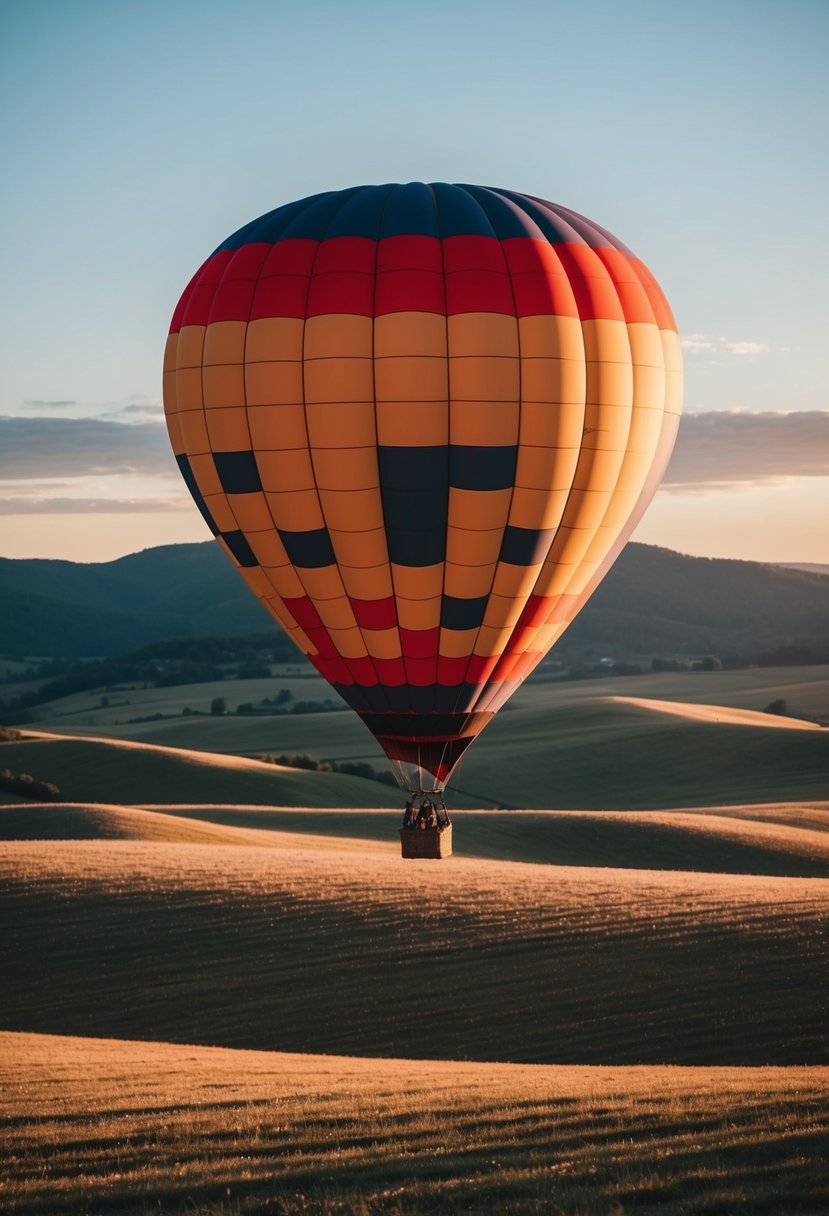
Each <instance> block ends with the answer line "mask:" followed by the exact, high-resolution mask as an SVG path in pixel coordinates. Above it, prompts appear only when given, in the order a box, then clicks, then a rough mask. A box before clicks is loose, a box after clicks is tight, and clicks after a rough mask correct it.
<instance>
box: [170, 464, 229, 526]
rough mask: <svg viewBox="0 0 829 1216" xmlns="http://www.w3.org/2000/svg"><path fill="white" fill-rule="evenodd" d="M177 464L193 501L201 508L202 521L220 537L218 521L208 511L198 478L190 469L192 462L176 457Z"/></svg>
mask: <svg viewBox="0 0 829 1216" xmlns="http://www.w3.org/2000/svg"><path fill="white" fill-rule="evenodd" d="M176 464H177V465H178V467H179V469H180V471H181V475H182V477H183V478H184V484H185V485H186V486H187V489H188V490H189V491H190V493H191V494H192V496H193V501H194V502H195V504H196V506H197V507H198V508H199V510H200V511H201V514H202V519H203V520H204V522H205V523H206V524H207V526H208V528H209V529H210V531H211V532H212V533H213V535H214V536H218V535H219V529H218V528H217V527H216V521H215V520H214V518H213V516H212V515H211V514H210V511H209V510H208V507H207V503H206V502H205V501H204V498H203V497H202V492H201V490H200V489H199V487H198V484H197V482H196V478H195V477H194V475H193V470H192V469H191V468H190V461H189V460H188V458H187V457H186V456H176Z"/></svg>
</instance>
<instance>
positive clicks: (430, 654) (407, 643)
mask: <svg viewBox="0 0 829 1216" xmlns="http://www.w3.org/2000/svg"><path fill="white" fill-rule="evenodd" d="M439 644H440V628H439V626H436V627H435V628H434V629H401V630H400V646H401V649H402V651H403V656H404V658H412V659H431V660H432V662H434V660H435V658H436V657H437V652H438V645H439Z"/></svg>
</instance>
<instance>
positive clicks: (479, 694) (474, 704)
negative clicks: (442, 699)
mask: <svg viewBox="0 0 829 1216" xmlns="http://www.w3.org/2000/svg"><path fill="white" fill-rule="evenodd" d="M458 189H459V190H463V192H464V194H466V195H467V197H468V198H470V199H472V201H473V203H474V204H475V206H476V207H477V208H478V209H479V210H480V212H481V214H482V215H483V216H484V217H485V219H486V222H487V223H488V224H489V226H490V228H491V229H492V234H493V237H494V238H495V240H496V241H497V243H498V249H499V252H500V254H501V257H502V259H503V262H504V273H505V275H506V278H507V282H508V283H509V289H510V295H511V296H512V311H513V317H514V319H515V330H516V335H517V342H518V441H519V442H517V443H516V445H515V465H516V468H515V469H513V474H512V485H511V486H510V497H509V503H508V504H507V512H506V517H505V520H504V529H503V532H502V533H501V544H500V546H499V549H498V557H497V558H496V559H495V568H494V569H493V571H492V579H491V581H490V584H489V591H488V592H487V594H486V599H487V608H488V607H489V601H490V599H491V598H492V593H493V589H494V587H495V579H496V577H497V574H498V563H499V561H500V560H501V552H502V550H503V545H504V535H505V533H506V530H507V527H508V526H509V517H510V512H511V511H512V500H513V498H514V496H515V473H516V470H517V467H518V449H519V443H520V438H521V331H520V326H519V324H518V302H517V300H516V298H515V290H514V288H513V285H512V276H511V275H510V273H509V263H508V262H507V258H506V254H505V253H504V247H503V245H502V243H501V241H500V240H499V239H498V237H497V235H496V233H495V225H494V224H493V222H492V220H491V219H490V217H489V215H488V214H487V212H486V209H485V208H484V206H483V204H482V203H480V202H479V201H478V199H477V198H475V196H474V194H471V193H470V191H469V190H467V188H466V187H465V186H463V185H459V186H458ZM484 613H486V608H485V609H484ZM482 629H483V620H482V621H481V624H480V625H479V626H478V632H477V633H476V635H475V641H474V642H473V643H472V649H471V651H470V653H469V658H468V659H467V664H466V673H467V675H468V673H469V666H470V663H471V662H472V658H473V656H474V654H475V647H476V646H477V644H478V638H480V636H481V630H482ZM488 686H489V677H488V678H487V681H486V683H485V684H484V685H483V687H482V688H481V689H480V690H479V691H478V692H477V693H476V694H475V697H474V699H473V700H472V702H471V704H470V705H469V707H468V709H467V711H466V712H467V715H468V716H467V718H466V720H465V722H464V726H466V725H467V724H468V722H469V716H471V715H472V714H473V713H475V712H476V711H477V706H478V704H479V703H480V701H481V699H482V697H483V694H484V692H485V691H486V692H488V691H489V687H488ZM457 704H458V703H457V700H456V701H455V706H456V708H457Z"/></svg>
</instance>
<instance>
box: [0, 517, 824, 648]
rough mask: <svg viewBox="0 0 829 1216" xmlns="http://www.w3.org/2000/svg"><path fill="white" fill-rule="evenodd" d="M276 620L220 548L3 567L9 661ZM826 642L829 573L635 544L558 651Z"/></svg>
mask: <svg viewBox="0 0 829 1216" xmlns="http://www.w3.org/2000/svg"><path fill="white" fill-rule="evenodd" d="M271 624H272V622H271V618H270V617H269V616H268V614H267V613H266V612H265V611H264V609H263V608H261V607H260V606H259V604H258V603H257V601H256V600H255V599H254V597H253V596H252V595H251V593H250V592H249V591H248V589H247V588H246V587H245V586H244V584H243V583H242V582H241V581H240V580H239V579H238V577H237V576H236V574H235V573H234V571H233V570H232V569H231V567H230V564H229V563H228V561H227V559H226V558H225V557H224V555H223V554H222V553H221V551H220V550H219V548H218V546H217V545H215V544H214V543H213V542H210V541H208V542H205V543H203V544H191V545H167V546H162V547H160V548H156V549H147V550H144V551H143V552H141V553H135V554H131V555H129V556H128V557H122V558H119V559H118V560H117V561H113V562H104V563H91V564H88V565H87V564H81V563H75V562H65V561H51V560H44V559H35V558H27V559H10V558H3V559H0V637H2V638H3V643H2V646H3V653H4V654H7V655H10V656H21V655H38V656H40V655H66V656H82V655H113V654H117V653H120V652H124V651H129V650H132V649H134V648H135V647H136V646H139V645H143V644H145V643H149V642H152V641H157V640H159V639H163V638H171V637H187V636H191V635H194V636H206V635H210V634H234V633H235V634H241V633H244V632H246V631H247V632H253V631H255V630H261V629H264V628H267V627H268V626H269V625H271ZM789 638H796V639H805V640H812V641H815V642H820V643H827V642H829V575H826V574H821V573H816V572H812V571H806V570H802V569H790V568H785V567H782V566H773V565H763V564H761V563H758V562H739V561H726V560H721V559H713V558H698V557H686V556H683V555H681V554H679V553H673V552H671V551H669V550H667V549H659V548H655V547H653V546H648V545H637V544H632V545H628V547H627V548H626V549H625V551H624V553H623V554H622V556H621V557H620V559H619V561H618V562H617V563H616V565H615V566H614V568H613V570H612V571H611V573H610V574H609V575H608V577H607V579H606V580H605V582H604V583H603V584H602V585H601V587H600V588H599V589H598V591H597V592H596V594H595V595H594V596H593V598H592V599H591V600H590V602H589V604H588V605H587V607H586V608H585V609H584V611H583V612H582V613H581V615H580V617H579V619H578V620H577V621H576V623H575V624H574V625H573V626H572V627H571V629H570V630H569V631H568V633H567V635H566V637H565V639H564V640H563V642H562V643H561V645H560V646H559V651H560V652H561V653H564V654H568V653H569V654H571V655H572V654H581V653H582V652H584V651H586V650H593V651H595V652H597V653H599V654H611V655H613V654H616V655H618V654H623V655H631V654H633V655H650V654H659V653H664V654H674V653H677V654H686V655H687V654H690V655H694V654H697V655H698V654H709V653H714V654H721V653H727V654H739V655H750V654H755V653H757V652H758V651H762V650H765V649H768V648H771V647H775V646H778V645H780V644H781V643H783V642H784V641H785V640H786V639H789Z"/></svg>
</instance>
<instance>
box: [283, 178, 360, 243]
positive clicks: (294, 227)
mask: <svg viewBox="0 0 829 1216" xmlns="http://www.w3.org/2000/svg"><path fill="white" fill-rule="evenodd" d="M362 189H363V187H362V186H352V187H350V188H349V189H348V190H337V191H334V192H333V193H331V194H320V195H316V196H315V197H313V198H311V199H308V206H307V207H302V208H300V210H299V211H298V212H297V213H296V215H295V216H294V217H293V219H292V220H291V222H290V223H289V224H288V226H287V227H286V228H285V230H284V231H283V232H282V234H281V239H282V240H307V241H322V240H324V239H325V237H326V235H327V233H328V228H329V226H330V225H331V223H332V221H333V219H334V217H335V216H336V214H337V212H338V211H340V210H341V209H342V208H343V207H344V206H345V205H346V203H347V202H348V200H349V199H350V198H352V197H353V196H354V195H355V194H357V193H358V192H359V191H360V190H362Z"/></svg>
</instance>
